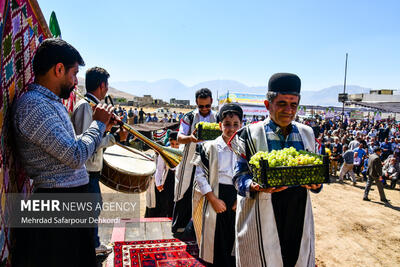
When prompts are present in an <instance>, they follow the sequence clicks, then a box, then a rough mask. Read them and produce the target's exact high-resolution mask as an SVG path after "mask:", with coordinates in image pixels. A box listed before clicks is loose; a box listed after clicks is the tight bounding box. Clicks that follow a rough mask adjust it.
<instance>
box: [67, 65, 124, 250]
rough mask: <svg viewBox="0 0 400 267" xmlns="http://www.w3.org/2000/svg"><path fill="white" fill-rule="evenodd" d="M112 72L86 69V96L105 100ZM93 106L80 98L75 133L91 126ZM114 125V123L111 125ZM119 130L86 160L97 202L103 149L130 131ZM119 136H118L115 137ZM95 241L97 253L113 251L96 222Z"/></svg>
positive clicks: (104, 140)
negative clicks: (104, 239) (105, 241)
mask: <svg viewBox="0 0 400 267" xmlns="http://www.w3.org/2000/svg"><path fill="white" fill-rule="evenodd" d="M109 77H110V74H108V72H107V71H106V70H105V69H103V68H100V67H93V68H90V69H88V70H87V71H86V78H85V87H86V92H87V93H86V95H85V96H86V97H87V98H88V99H90V100H92V101H93V102H94V103H96V104H98V103H100V101H101V100H103V99H104V98H105V96H106V94H107V91H108V78H109ZM92 115H93V112H92V108H91V106H90V105H89V103H88V102H87V101H86V100H85V99H81V100H79V102H78V103H77V104H76V106H75V107H74V111H73V113H72V116H71V121H72V124H73V125H74V129H75V133H76V134H77V135H79V134H82V133H83V132H84V131H86V129H87V128H89V126H90V124H91V123H92V121H93V119H92ZM111 126H112V125H111ZM110 129H111V127H108V128H107V129H106V131H109V130H110ZM121 129H122V128H121ZM121 129H120V130H118V135H115V136H114V135H113V134H110V133H109V134H107V135H105V136H104V137H103V139H102V140H101V143H100V145H99V146H98V148H97V150H96V152H95V153H94V154H93V156H92V157H91V158H90V159H88V160H87V161H86V164H85V165H86V169H87V171H88V173H89V186H88V191H89V193H93V197H94V198H95V203H100V204H101V203H102V197H101V191H100V184H99V179H100V176H101V169H102V168H103V149H104V148H106V147H109V146H112V145H114V144H115V142H116V141H117V140H116V139H119V141H125V140H126V138H127V136H128V132H127V131H125V130H121ZM115 137H117V138H115ZM99 215H100V212H98V213H97V214H95V216H96V217H98V216H99ZM94 243H95V248H96V254H103V253H109V252H111V250H112V248H111V247H107V246H106V245H105V244H103V243H101V242H100V238H99V235H98V225H97V224H96V226H95V229H94Z"/></svg>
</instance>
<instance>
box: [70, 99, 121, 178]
mask: <svg viewBox="0 0 400 267" xmlns="http://www.w3.org/2000/svg"><path fill="white" fill-rule="evenodd" d="M88 95H89V93H88ZM90 98H91V99H93V100H95V102H97V103H99V102H100V101H99V100H98V99H97V98H96V97H95V96H94V95H92V94H90ZM71 121H72V124H73V125H74V130H75V133H76V134H77V135H80V134H82V133H83V132H85V131H86V129H87V128H89V126H90V124H91V123H92V121H93V110H92V107H91V106H90V105H89V103H88V102H87V101H86V100H85V99H81V100H79V102H78V103H77V105H76V106H75V108H74V112H73V113H72V116H71ZM114 144H115V138H114V136H113V135H112V134H107V135H106V136H105V137H103V138H102V139H101V142H100V145H99V146H98V147H97V150H96V152H95V153H94V154H93V156H92V157H91V158H90V159H88V160H87V161H86V163H85V165H86V169H87V171H89V172H99V171H101V170H102V168H103V148H106V147H109V146H112V145H114Z"/></svg>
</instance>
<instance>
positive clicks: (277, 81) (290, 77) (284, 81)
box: [268, 73, 301, 95]
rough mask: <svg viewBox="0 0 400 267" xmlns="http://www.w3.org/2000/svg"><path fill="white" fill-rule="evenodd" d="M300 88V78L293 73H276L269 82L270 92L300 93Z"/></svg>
mask: <svg viewBox="0 0 400 267" xmlns="http://www.w3.org/2000/svg"><path fill="white" fill-rule="evenodd" d="M300 88H301V81H300V78H299V77H298V76H297V75H296V74H292V73H275V74H274V75H272V76H271V78H270V79H269V82H268V92H276V93H280V94H284V95H285V94H288V95H300Z"/></svg>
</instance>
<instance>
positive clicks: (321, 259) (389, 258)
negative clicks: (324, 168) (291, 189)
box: [102, 181, 400, 267]
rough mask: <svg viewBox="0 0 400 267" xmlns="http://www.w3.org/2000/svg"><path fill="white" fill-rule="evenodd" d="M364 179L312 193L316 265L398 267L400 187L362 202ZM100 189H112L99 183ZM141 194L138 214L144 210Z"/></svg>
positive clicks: (144, 195)
mask: <svg viewBox="0 0 400 267" xmlns="http://www.w3.org/2000/svg"><path fill="white" fill-rule="evenodd" d="M364 186H365V183H364V182H359V183H358V184H357V185H356V186H352V184H351V183H350V181H347V182H345V183H344V184H339V183H331V184H326V185H324V189H323V190H322V191H321V193H319V194H311V195H312V205H313V210H314V220H315V239H316V244H315V248H316V258H317V266H318V267H329V266H371V267H372V266H374V267H376V266H400V250H399V249H400V190H399V185H397V187H396V189H395V190H389V189H385V193H386V197H387V198H388V199H389V200H390V204H386V205H384V204H383V203H382V202H380V201H379V194H378V189H377V188H376V186H375V185H374V186H372V190H371V191H370V195H369V197H370V199H371V201H370V202H367V201H363V200H362V197H363V192H364ZM102 192H103V193H105V192H108V193H110V192H115V191H113V190H111V189H109V188H107V187H105V186H103V185H102ZM145 200H146V194H145V193H142V194H140V215H141V217H143V215H144V211H145V209H146V207H145V205H146V201H145Z"/></svg>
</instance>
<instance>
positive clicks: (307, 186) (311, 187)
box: [302, 184, 322, 190]
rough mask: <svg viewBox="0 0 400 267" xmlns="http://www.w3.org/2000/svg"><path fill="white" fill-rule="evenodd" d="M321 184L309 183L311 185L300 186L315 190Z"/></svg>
mask: <svg viewBox="0 0 400 267" xmlns="http://www.w3.org/2000/svg"><path fill="white" fill-rule="evenodd" d="M321 185H322V184H311V185H302V187H304V188H306V189H312V190H317V189H318V188H320V187H321Z"/></svg>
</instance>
